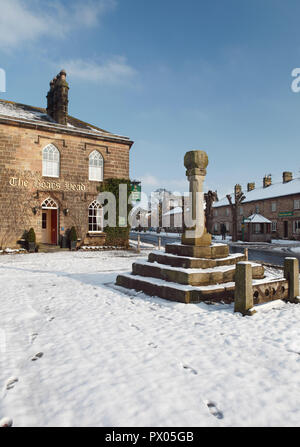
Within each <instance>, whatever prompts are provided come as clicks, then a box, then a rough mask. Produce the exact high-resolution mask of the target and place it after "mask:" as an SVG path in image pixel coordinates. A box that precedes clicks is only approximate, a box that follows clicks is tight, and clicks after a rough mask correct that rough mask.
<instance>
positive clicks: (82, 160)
mask: <svg viewBox="0 0 300 447" xmlns="http://www.w3.org/2000/svg"><path fill="white" fill-rule="evenodd" d="M68 94H69V85H68V83H67V81H66V72H65V71H64V70H62V71H61V72H60V73H59V74H58V75H57V76H56V77H55V78H54V79H53V80H52V81H51V83H50V90H49V92H48V95H47V108H46V109H42V108H38V107H31V106H27V105H23V104H17V103H15V102H11V101H4V100H0V247H15V246H18V244H17V241H18V240H19V239H20V238H21V237H22V234H23V232H24V230H28V229H29V228H30V227H33V228H34V230H35V232H36V236H37V243H45V244H53V245H58V244H59V242H60V239H61V236H63V235H64V234H65V233H66V231H67V230H68V229H70V227H71V226H75V227H76V229H77V233H78V236H79V238H80V239H81V243H82V244H92V245H99V244H103V243H104V240H105V235H104V233H103V227H102V223H103V222H102V218H103V216H102V209H101V206H100V204H99V203H98V202H97V195H98V193H99V186H100V185H101V182H103V180H105V179H107V178H119V179H120V178H125V179H128V178H129V151H130V148H131V146H132V144H133V142H132V141H131V140H130V139H129V138H128V137H124V136H120V135H116V134H113V133H111V132H108V131H106V130H103V129H101V128H99V127H96V126H93V125H91V124H88V123H85V122H82V121H80V120H79V119H77V118H74V117H72V116H69V115H68V102H69V99H68Z"/></svg>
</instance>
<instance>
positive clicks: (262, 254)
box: [130, 232, 300, 266]
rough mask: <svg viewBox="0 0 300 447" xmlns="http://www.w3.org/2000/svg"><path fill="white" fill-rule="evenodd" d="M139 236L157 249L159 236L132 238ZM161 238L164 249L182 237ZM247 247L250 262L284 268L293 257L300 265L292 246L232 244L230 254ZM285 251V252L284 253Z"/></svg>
mask: <svg viewBox="0 0 300 447" xmlns="http://www.w3.org/2000/svg"><path fill="white" fill-rule="evenodd" d="M138 234H140V236H141V242H146V243H148V244H153V245H154V246H155V247H157V245H158V236H159V234H157V233H153V234H149V233H143V232H141V233H136V232H131V233H130V238H131V239H134V240H136V239H137V235H138ZM160 237H161V246H162V247H164V246H165V245H166V244H172V243H174V242H180V237H175V235H174V236H173V237H172V236H164V235H162V236H160ZM298 245H299V244H298ZM245 247H247V248H248V254H249V261H260V262H265V263H267V264H273V265H280V266H283V264H284V258H286V257H287V256H292V257H295V258H298V260H299V263H300V253H293V252H291V251H289V248H290V245H287V246H283V245H280V246H277V247H276V248H275V249H274V246H271V245H270V244H266V245H263V246H262V247H261V248H260V247H259V246H257V245H255V246H254V247H253V248H251V247H250V246H249V245H238V244H236V245H232V244H230V247H229V250H230V253H243V251H244V248H245ZM271 247H272V248H271ZM283 249H284V251H282V250H283ZM276 250H278V251H276Z"/></svg>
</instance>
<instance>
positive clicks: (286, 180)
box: [282, 171, 293, 183]
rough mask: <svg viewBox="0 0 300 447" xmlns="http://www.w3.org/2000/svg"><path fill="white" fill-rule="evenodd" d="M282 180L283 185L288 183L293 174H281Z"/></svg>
mask: <svg viewBox="0 0 300 447" xmlns="http://www.w3.org/2000/svg"><path fill="white" fill-rule="evenodd" d="M282 179H283V183H288V182H290V181H291V180H293V173H292V172H287V171H285V172H283V173H282Z"/></svg>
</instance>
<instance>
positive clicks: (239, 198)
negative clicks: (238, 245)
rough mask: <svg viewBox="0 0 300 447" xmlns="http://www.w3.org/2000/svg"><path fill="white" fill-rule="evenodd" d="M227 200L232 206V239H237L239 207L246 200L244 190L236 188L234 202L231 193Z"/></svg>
mask: <svg viewBox="0 0 300 447" xmlns="http://www.w3.org/2000/svg"><path fill="white" fill-rule="evenodd" d="M226 197H227V200H228V202H229V205H230V208H231V215H232V241H233V242H236V241H237V233H238V231H237V224H238V209H239V207H240V205H241V203H242V202H243V200H245V198H246V197H245V195H244V193H243V191H241V189H239V188H235V190H234V203H233V202H232V198H231V195H230V194H227V196H226Z"/></svg>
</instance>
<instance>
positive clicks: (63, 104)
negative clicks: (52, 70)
mask: <svg viewBox="0 0 300 447" xmlns="http://www.w3.org/2000/svg"><path fill="white" fill-rule="evenodd" d="M66 75H67V74H66V71H65V70H61V71H60V73H59V74H58V75H57V76H56V77H55V78H53V80H52V81H51V82H50V90H49V92H48V94H47V114H48V115H49V116H51V118H53V119H54V120H55V121H56V122H57V123H59V124H64V125H66V124H67V118H68V103H69V99H68V94H69V85H68V83H67V81H66Z"/></svg>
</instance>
